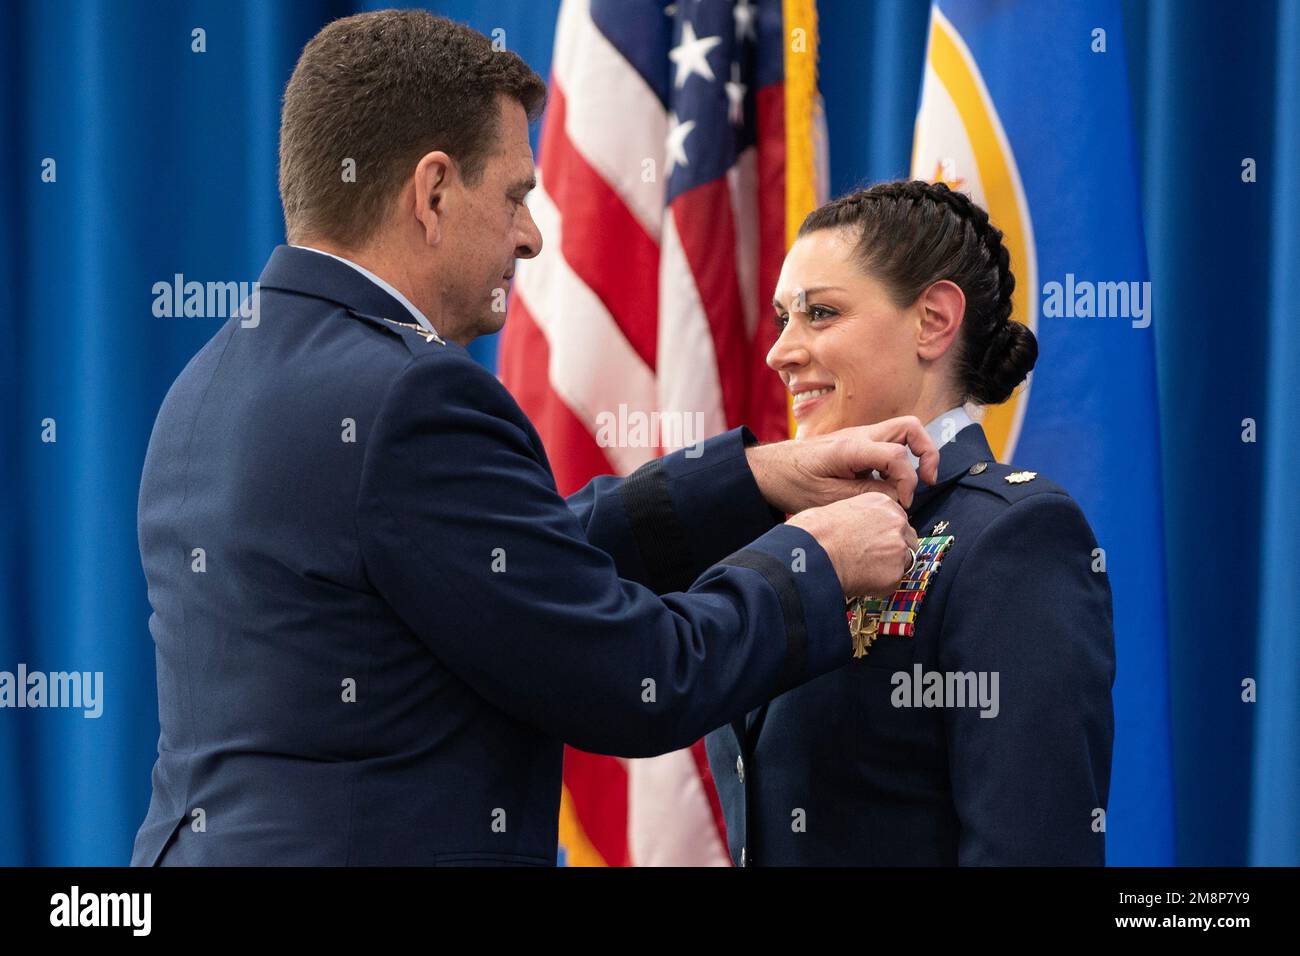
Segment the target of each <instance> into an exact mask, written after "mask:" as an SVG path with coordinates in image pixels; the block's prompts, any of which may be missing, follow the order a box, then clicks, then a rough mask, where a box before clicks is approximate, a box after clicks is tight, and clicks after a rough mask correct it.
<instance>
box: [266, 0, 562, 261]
mask: <svg viewBox="0 0 1300 956" xmlns="http://www.w3.org/2000/svg"><path fill="white" fill-rule="evenodd" d="M502 94H504V95H505V96H508V97H510V98H512V99H514V100H517V101H518V102H519V103H520V104H521V105H522V106H523V108H524V110H525V111H526V112H527V114H528V116H529V118H530V119H536V118H537V116H538V114H539V113H540V112H541V110H542V107H543V105H544V104H545V102H546V84H545V83H544V82H543V81H542V78H541V77H540V76H538V75H537V74H536V73H534V72H533V71H532V70H531V69H529V67H528V65H527V64H526V63H524V61H523V60H521V59H520V58H519V56H518V55H516V54H515V53H512V52H510V51H509V50H504V49H502V50H496V49H493V46H492V42H491V41H490V40H489V39H488V38H487V37H485V36H484V35H483V34H481V33H479V32H478V31H477V30H472V29H470V28H469V27H467V26H464V25H463V24H459V23H455V22H453V21H451V20H448V19H446V18H445V17H436V16H434V15H433V14H431V13H428V12H426V11H423V10H378V11H375V12H373V13H361V14H357V15H356V16H351V17H344V18H343V19H341V20H335V21H334V22H333V23H330V24H329V25H327V26H326V27H325V28H324V29H323V30H321V31H320V33H318V34H316V36H315V37H313V38H312V39H311V41H310V42H309V43H308V44H307V46H306V47H304V48H303V51H302V56H300V57H299V58H298V65H297V66H296V67H295V68H294V71H293V76H292V77H290V79H289V85H288V86H287V87H286V88H285V91H284V109H283V110H282V112H281V114H280V201H281V203H282V204H283V206H284V224H285V231H286V232H287V234H288V238H289V241H290V242H296V241H300V240H302V239H304V238H310V237H319V238H327V239H330V240H332V241H333V242H336V243H339V244H340V245H343V246H344V247H354V246H356V245H359V244H361V243H363V242H365V241H366V240H367V239H369V238H370V236H371V235H372V234H373V233H374V231H375V230H376V228H377V227H378V226H379V224H380V223H381V222H382V221H383V217H384V214H385V212H386V210H387V208H388V205H389V203H390V201H391V200H392V198H393V196H394V195H395V194H396V192H397V190H398V189H399V188H400V187H401V185H402V183H404V182H405V181H406V178H407V177H408V176H410V175H411V173H412V171H413V170H414V168H415V164H416V162H417V161H418V160H419V158H420V157H421V156H423V155H424V154H425V153H427V152H429V151H431V150H435V149H440V150H443V151H444V152H446V153H447V154H448V155H449V156H451V157H452V159H454V160H455V161H456V163H457V164H458V165H459V167H460V169H461V173H462V175H464V176H465V178H466V180H467V181H468V182H469V183H470V185H474V184H475V183H476V182H477V181H478V180H479V177H481V176H482V174H483V166H484V164H485V163H486V161H487V158H488V157H489V156H490V155H491V154H492V151H493V149H494V148H495V145H496V141H497V129H498V126H499V114H500V110H499V108H498V105H497V97H498V96H499V95H502ZM347 160H352V161H353V162H354V163H355V177H356V181H355V182H348V181H347V180H346V179H345V172H346V171H347V169H348V165H347Z"/></svg>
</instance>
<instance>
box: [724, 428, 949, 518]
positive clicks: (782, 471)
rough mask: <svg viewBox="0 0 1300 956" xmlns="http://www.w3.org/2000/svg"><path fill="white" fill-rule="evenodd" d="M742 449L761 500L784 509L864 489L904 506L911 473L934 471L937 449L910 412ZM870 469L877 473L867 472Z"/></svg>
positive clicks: (933, 477) (930, 476) (930, 475)
mask: <svg viewBox="0 0 1300 956" xmlns="http://www.w3.org/2000/svg"><path fill="white" fill-rule="evenodd" d="M909 448H910V449H911V450H912V454H914V455H915V456H916V457H917V458H919V459H920V465H919V467H918V468H916V469H913V468H912V463H911V461H910V460H909V459H908V457H907V449H909ZM745 455H746V457H747V458H748V459H749V467H750V470H751V471H753V473H754V480H755V481H756V482H757V483H758V490H759V491H760V492H762V494H763V497H764V498H765V499H767V503H768V504H770V505H771V506H772V507H773V508H776V509H778V510H780V511H783V512H785V513H786V514H797V513H798V512H800V511H803V510H804V509H805V508H816V507H819V506H821V505H826V504H830V503H831V502H832V501H839V500H841V499H843V498H851V497H853V496H854V495H861V494H864V493H866V492H880V493H882V494H885V495H888V496H889V497H891V498H893V499H894V500H895V501H898V502H899V503H901V504H902V505H903V507H905V508H906V507H908V506H910V505H911V503H912V493H913V492H914V491H915V490H916V476H917V473H918V472H919V473H920V475H921V477H922V478H924V479H925V480H926V481H927V482H928V483H930V484H934V483H935V481H937V480H938V473H939V450H938V449H937V448H935V446H934V442H933V441H932V440H931V439H930V436H929V435H927V434H926V433H925V428H924V426H922V424H921V422H920V419H917V418H915V417H913V416H906V417H903V418H891V419H890V420H889V421H886V422H881V423H880V424H878V425H859V426H856V427H854V428H842V429H840V430H839V431H837V432H833V433H832V434H830V435H822V436H820V437H818V438H809V439H805V440H800V441H783V442H776V443H774V444H771V445H755V446H754V447H753V448H748V449H746V451H745ZM872 471H875V472H877V473H878V474H879V475H880V478H879V479H876V478H873V477H872V475H871V473H872Z"/></svg>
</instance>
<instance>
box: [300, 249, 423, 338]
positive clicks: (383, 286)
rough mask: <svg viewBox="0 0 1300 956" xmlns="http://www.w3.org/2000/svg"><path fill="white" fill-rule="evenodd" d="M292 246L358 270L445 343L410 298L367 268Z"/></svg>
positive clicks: (329, 254)
mask: <svg viewBox="0 0 1300 956" xmlns="http://www.w3.org/2000/svg"><path fill="white" fill-rule="evenodd" d="M293 248H295V249H306V250H307V251H308V252H317V253H320V254H321V255H322V256H329V257H330V258H331V259H337V260H338V261H339V262H341V263H343V264H344V265H346V266H351V267H352V268H353V269H356V270H357V271H358V272H360V273H361V274H362V275H363V276H365V277H366V278H367V279H369V280H370V281H371V282H373V283H374V284H375V285H377V286H379V288H381V289H383V290H384V291H385V292H387V293H388V294H389V295H391V296H392V297H393V298H394V299H396V300H397V301H398V302H400V303H402V305H404V306H406V311H408V312H410V313H411V317H412V318H413V319H415V322H416V324H417V325H418V326H420V328H422V329H424V330H425V331H426V332H428V333H429V334H430V335H432V336H433V337H434V338H435V339H437V341H438V344H439V345H446V344H447V343H446V342H444V341H443V340H442V338H441V337H440V336H439V335H438V330H437V329H435V328H434V327H433V323H432V322H430V321H429V320H428V319H427V318H425V316H424V313H423V312H421V311H420V310H419V309H417V308H416V307H415V305H414V304H413V303H412V302H411V300H410V299H408V298H407V297H406V296H404V295H402V293H400V292H398V291H397V290H396V289H395V288H393V286H391V285H390V284H389V283H387V282H385V281H384V280H383V279H381V278H379V276H377V275H375V274H374V273H373V272H371V271H370V270H369V269H367V268H365V267H363V266H359V265H357V264H356V263H355V262H353V261H352V260H351V259H344V258H343V257H342V256H336V255H334V253H332V252H326V251H325V250H324V249H313V248H312V247H311V246H293Z"/></svg>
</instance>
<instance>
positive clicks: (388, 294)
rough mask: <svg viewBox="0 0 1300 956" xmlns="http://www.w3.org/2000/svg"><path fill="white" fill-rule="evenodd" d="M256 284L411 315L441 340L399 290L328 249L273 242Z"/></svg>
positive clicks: (368, 310) (371, 311)
mask: <svg viewBox="0 0 1300 956" xmlns="http://www.w3.org/2000/svg"><path fill="white" fill-rule="evenodd" d="M258 284H259V285H260V286H261V287H262V288H265V289H281V290H283V291H285V292H297V293H300V294H302V295H309V296H313V297H315V298H317V299H325V300H327V301H329V302H334V303H336V304H338V305H341V306H343V307H344V308H347V309H351V310H352V311H354V312H360V313H362V314H363V315H371V316H379V317H380V318H384V319H388V320H390V321H392V322H409V321H410V320H411V319H415V322H416V324H417V325H419V326H420V327H421V328H424V329H426V330H427V331H428V332H431V333H433V335H434V337H435V338H437V339H438V341H439V342H440V343H442V339H441V338H438V333H437V332H436V331H435V330H434V328H433V326H432V325H431V324H430V322H429V320H428V319H427V318H425V317H424V315H423V314H422V313H421V312H420V311H419V310H418V309H416V308H415V307H414V306H413V305H411V303H410V302H409V301H408V300H407V299H406V297H405V296H403V295H402V294H401V293H400V292H398V291H397V290H396V289H394V288H393V287H392V286H391V285H389V284H388V283H387V282H384V281H383V280H382V279H380V278H379V277H378V276H376V275H374V273H371V272H369V271H368V270H365V269H363V268H361V266H359V265H357V264H356V263H355V262H351V261H349V260H347V259H343V258H340V257H339V256H335V255H332V254H330V253H328V252H321V251H320V250H318V249H309V248H307V247H306V246H276V247H275V251H274V252H272V253H271V258H270V260H269V261H268V262H267V263H266V268H265V269H263V270H262V275H261V277H260V278H259V279H258ZM443 344H445V343H443Z"/></svg>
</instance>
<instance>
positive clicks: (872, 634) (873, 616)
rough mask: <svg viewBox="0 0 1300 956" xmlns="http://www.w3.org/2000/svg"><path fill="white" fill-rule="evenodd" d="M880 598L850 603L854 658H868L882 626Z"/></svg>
mask: <svg viewBox="0 0 1300 956" xmlns="http://www.w3.org/2000/svg"><path fill="white" fill-rule="evenodd" d="M883 606H884V602H883V601H881V600H880V598H854V599H853V600H851V601H849V602H848V615H849V636H850V637H851V638H853V656H854V657H855V658H857V657H866V656H867V651H868V650H869V649H870V647H871V642H872V641H874V640H875V639H876V633H877V630H878V628H879V626H880V611H881V608H882V607H883Z"/></svg>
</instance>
